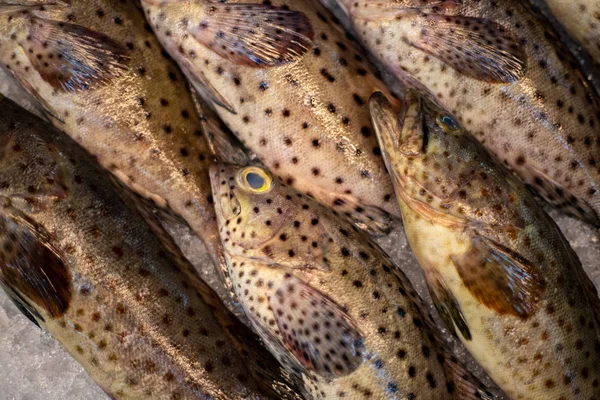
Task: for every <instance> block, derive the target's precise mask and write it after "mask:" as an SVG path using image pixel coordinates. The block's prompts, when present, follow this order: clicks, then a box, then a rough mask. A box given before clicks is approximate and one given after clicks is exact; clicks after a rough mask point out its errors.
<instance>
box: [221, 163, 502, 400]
mask: <svg viewBox="0 0 600 400" xmlns="http://www.w3.org/2000/svg"><path fill="white" fill-rule="evenodd" d="M211 179H212V184H213V192H214V196H215V205H216V209H217V217H218V221H219V227H220V232H221V238H222V240H223V243H224V253H225V258H226V259H227V265H228V268H229V274H230V276H231V280H232V284H233V287H234V288H235V292H236V295H237V297H238V299H239V300H240V304H241V305H242V308H243V309H244V312H245V313H246V314H247V315H248V317H249V319H250V321H251V322H252V325H253V326H254V327H255V329H256V330H257V331H258V332H259V333H260V334H261V336H262V337H263V339H264V340H265V342H266V343H267V345H268V346H269V347H270V348H271V350H272V352H273V353H274V354H275V355H276V356H277V357H278V359H279V360H280V361H281V362H282V364H283V365H284V366H287V368H288V369H289V371H290V373H291V374H292V375H298V376H300V377H301V380H302V381H304V387H305V388H306V390H307V392H306V393H305V397H306V398H307V399H338V398H340V399H341V398H352V399H354V398H357V399H362V398H373V399H415V398H419V399H451V398H457V399H475V398H485V399H488V398H491V395H489V394H487V393H486V392H485V390H483V389H482V388H480V387H479V386H478V384H477V383H476V382H475V380H474V379H473V380H471V379H472V378H470V375H469V373H467V372H466V371H465V370H464V369H463V367H462V366H461V365H460V364H459V363H458V362H457V361H456V359H455V358H454V357H452V356H450V355H448V353H447V352H446V350H445V349H444V345H443V343H442V342H441V341H439V340H438V339H437V333H436V332H435V329H434V328H432V326H433V325H432V324H433V320H432V319H431V316H430V315H429V314H428V313H427V312H426V311H425V309H424V307H423V305H422V301H421V299H420V297H419V296H418V294H417V293H416V292H415V290H414V289H413V287H412V286H411V284H410V282H409V281H408V279H407V278H406V276H405V275H404V274H403V273H402V272H401V271H400V270H399V269H398V268H397V267H396V266H395V265H394V264H393V263H392V262H391V261H390V259H389V258H388V257H387V256H386V255H385V254H384V253H383V251H382V250H381V249H380V248H379V247H377V245H376V244H374V243H373V242H372V241H371V239H370V238H369V237H368V236H367V235H366V233H365V232H364V231H361V230H359V229H357V228H356V227H355V226H354V225H352V224H350V223H349V222H348V221H346V220H344V219H342V218H341V217H340V216H339V215H338V214H337V213H336V212H333V213H332V212H331V210H329V209H327V208H326V207H324V206H323V205H321V204H320V203H318V202H317V201H315V200H313V199H311V198H309V197H308V196H306V195H303V194H301V193H300V192H298V191H297V190H295V189H294V188H292V187H291V186H289V185H286V184H285V183H282V182H280V181H277V180H273V179H272V177H271V175H270V174H269V173H268V172H266V171H265V170H264V169H262V168H259V167H256V166H248V167H241V166H236V165H232V164H222V165H216V166H214V167H212V170H211Z"/></svg>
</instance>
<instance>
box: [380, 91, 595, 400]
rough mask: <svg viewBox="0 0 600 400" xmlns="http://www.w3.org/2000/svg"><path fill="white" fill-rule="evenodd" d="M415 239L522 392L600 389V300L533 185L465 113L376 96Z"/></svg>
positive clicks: (444, 288) (504, 382)
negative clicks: (395, 103) (474, 132)
mask: <svg viewBox="0 0 600 400" xmlns="http://www.w3.org/2000/svg"><path fill="white" fill-rule="evenodd" d="M370 105H371V111H372V115H373V120H374V124H375V126H376V131H377V135H378V137H379V140H380V142H381V145H382V148H384V149H385V150H384V158H385V160H386V163H387V166H388V169H389V171H390V173H391V174H392V181H393V182H394V186H395V188H396V194H397V196H398V199H399V202H400V206H401V209H402V217H403V221H404V227H405V230H406V234H407V237H408V241H409V243H410V245H411V248H412V250H413V251H414V253H415V255H416V256H417V259H418V261H419V263H420V264H421V266H422V267H423V270H424V272H425V276H426V281H427V284H428V287H429V291H430V293H431V297H432V299H433V301H434V303H435V305H436V307H437V308H438V310H439V311H440V314H441V315H442V317H443V319H444V320H445V322H446V324H447V325H448V327H449V328H450V329H451V330H453V331H454V332H455V333H456V334H457V335H458V337H459V338H460V339H461V340H462V342H463V343H464V344H465V346H466V347H467V349H468V350H469V351H470V352H471V353H472V354H473V356H474V357H475V359H476V360H477V361H478V362H479V363H480V364H481V365H482V366H483V368H484V369H485V370H486V371H487V372H488V373H489V375H490V377H491V378H492V379H493V380H494V381H495V382H496V383H497V384H498V385H499V386H500V387H501V388H502V389H503V390H504V391H505V392H506V393H507V394H508V396H509V397H510V398H514V399H531V400H534V399H586V400H587V399H598V398H600V387H599V382H600V341H599V340H598V338H599V334H600V329H599V322H600V313H599V311H600V301H599V300H598V295H597V293H596V290H595V288H594V286H593V284H592V282H591V281H590V280H589V278H588V277H587V276H586V274H585V272H584V271H583V268H582V266H581V263H580V262H579V259H578V257H577V255H576V254H575V253H574V251H573V250H572V249H571V247H570V246H569V244H568V242H567V240H566V239H565V238H564V236H563V235H562V233H561V232H560V230H559V228H558V227H557V226H556V224H555V223H554V222H553V221H552V219H551V218H550V217H549V216H548V215H547V214H546V213H545V212H544V211H543V209H542V208H541V207H540V206H539V205H538V204H537V203H536V201H535V199H534V198H533V197H532V196H531V195H530V194H529V192H528V191H527V189H526V188H525V186H524V185H523V184H522V183H521V182H520V181H518V180H517V178H516V177H514V176H513V175H512V174H511V173H510V172H509V171H508V170H507V169H506V168H504V167H503V166H502V165H501V164H500V163H499V162H498V161H496V159H495V158H493V156H491V155H489V154H488V152H487V151H486V149H485V148H484V147H483V146H482V145H481V144H480V143H479V142H478V141H477V140H476V139H475V138H474V137H473V136H471V134H470V133H468V132H467V131H466V130H464V129H463V128H462V127H461V126H460V125H459V123H458V122H457V120H456V119H455V117H453V116H452V115H451V114H448V113H447V112H446V111H444V110H443V109H442V108H440V107H438V106H437V105H435V104H434V103H433V102H430V101H429V100H427V99H425V98H421V99H419V98H418V97H416V96H415V97H412V98H410V99H408V100H407V101H406V103H405V104H404V107H402V110H401V111H400V113H399V114H396V113H395V111H394V109H393V108H392V107H391V105H390V103H389V102H388V101H387V99H386V98H385V96H384V95H383V94H376V95H374V96H373V98H372V100H371V101H370Z"/></svg>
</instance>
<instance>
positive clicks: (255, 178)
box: [246, 172, 265, 190]
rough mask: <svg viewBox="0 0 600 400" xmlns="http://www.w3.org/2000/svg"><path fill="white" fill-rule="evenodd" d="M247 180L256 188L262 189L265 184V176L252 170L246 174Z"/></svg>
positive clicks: (249, 184)
mask: <svg viewBox="0 0 600 400" xmlns="http://www.w3.org/2000/svg"><path fill="white" fill-rule="evenodd" d="M246 182H248V186H250V187H251V188H252V189H254V190H259V189H261V188H262V187H263V186H264V184H265V178H263V177H262V176H260V175H259V174H257V173H256V172H250V173H248V174H247V175H246Z"/></svg>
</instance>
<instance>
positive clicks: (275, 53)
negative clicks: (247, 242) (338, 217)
mask: <svg viewBox="0 0 600 400" xmlns="http://www.w3.org/2000/svg"><path fill="white" fill-rule="evenodd" d="M142 5H143V7H144V10H145V12H146V16H147V19H148V21H149V23H150V25H151V26H152V28H153V29H154V31H155V32H156V34H157V36H158V37H159V39H160V41H161V42H162V44H163V45H164V46H165V49H166V50H167V51H168V52H169V54H171V56H172V57H173V58H174V59H175V60H176V61H177V62H178V63H179V65H180V66H181V67H182V69H183V71H184V72H185V73H186V75H187V76H188V78H189V79H190V80H191V81H192V83H194V85H195V87H196V88H197V89H198V90H199V92H200V93H201V94H202V95H203V96H204V97H205V98H206V99H208V100H209V101H211V102H212V103H213V104H215V105H216V107H217V111H218V113H219V115H220V117H221V118H222V119H223V121H225V123H226V124H227V125H228V126H229V127H230V128H231V129H232V131H233V132H234V133H235V134H236V135H237V136H238V137H239V139H240V140H241V141H242V142H243V143H244V144H245V145H246V146H247V147H248V148H249V149H250V150H252V151H253V152H254V153H255V154H256V155H257V156H258V157H259V158H260V160H261V161H262V162H263V163H264V164H265V165H266V166H267V167H268V168H270V169H271V170H272V171H273V173H274V174H275V175H276V176H278V177H279V178H281V179H282V180H283V181H285V182H287V183H288V184H289V185H292V186H293V187H295V188H297V189H299V190H300V191H302V192H304V193H306V194H309V195H311V196H313V197H314V198H315V199H317V200H318V201H320V202H322V203H323V204H326V205H328V206H330V207H333V208H334V209H336V210H338V211H339V212H340V213H342V214H345V215H347V217H348V218H350V219H351V220H352V221H353V222H355V223H357V224H358V225H359V226H361V227H363V228H366V229H368V230H370V231H371V232H373V233H381V232H387V231H389V229H390V227H391V226H393V224H394V223H395V221H394V220H393V219H394V216H399V210H398V209H397V204H395V202H394V199H393V189H392V186H391V182H390V181H389V177H388V176H387V174H386V173H385V168H384V166H383V161H382V159H381V152H380V149H379V148H378V146H377V140H376V139H375V136H374V135H373V132H372V126H371V122H370V120H369V112H368V110H367V107H366V102H367V99H368V98H369V96H370V95H371V94H372V93H373V92H374V91H377V90H384V88H385V87H384V86H383V84H382V83H381V82H380V81H379V79H378V78H376V76H375V75H374V73H375V72H374V70H373V69H372V68H371V66H370V65H369V63H368V61H367V60H366V59H365V57H364V55H363V54H362V53H361V51H360V50H359V49H358V48H357V47H356V45H355V44H354V43H353V42H352V41H351V40H349V39H347V38H346V37H345V35H344V33H343V31H342V30H341V29H340V27H339V26H336V22H333V21H332V17H331V16H330V15H329V14H328V13H327V10H325V9H324V8H323V7H322V6H321V5H320V4H319V2H318V1H313V0H310V1H290V0H274V1H269V2H259V1H257V0H254V1H243V0H242V1H240V0H236V1H228V2H213V1H204V0H201V1H193V2H190V1H183V0H171V1H158V0H144V1H142Z"/></svg>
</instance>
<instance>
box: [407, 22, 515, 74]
mask: <svg viewBox="0 0 600 400" xmlns="http://www.w3.org/2000/svg"><path fill="white" fill-rule="evenodd" d="M419 19H420V20H421V30H420V32H419V33H418V37H417V38H416V39H412V40H410V42H411V44H412V45H413V46H415V47H417V48H419V49H421V50H423V51H425V52H427V53H429V54H431V55H432V56H434V57H436V58H438V59H440V60H441V61H443V62H445V63H446V64H448V65H450V66H451V67H453V68H454V69H455V70H457V71H458V72H460V73H462V74H464V75H467V76H470V77H471V78H475V79H478V80H481V81H485V82H490V83H512V82H516V81H518V80H519V79H521V78H522V77H523V75H524V74H525V69H526V64H527V59H526V55H525V53H524V52H523V50H522V48H521V46H520V45H519V43H518V42H517V39H516V38H515V37H513V35H511V34H510V33H509V32H508V31H507V29H506V28H504V27H503V26H501V25H499V24H497V23H495V22H493V21H490V20H487V19H482V18H471V17H463V16H447V15H439V14H425V15H421V16H420V17H419Z"/></svg>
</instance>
